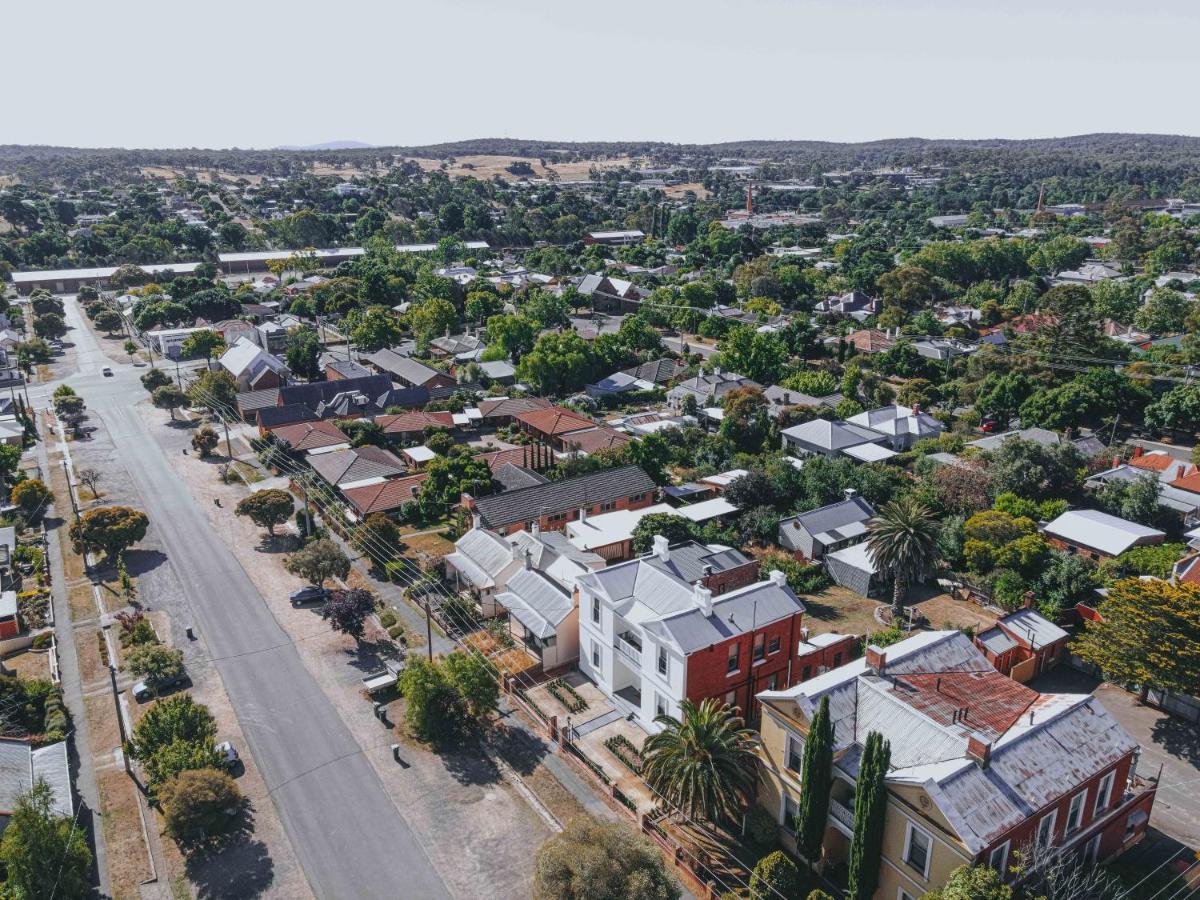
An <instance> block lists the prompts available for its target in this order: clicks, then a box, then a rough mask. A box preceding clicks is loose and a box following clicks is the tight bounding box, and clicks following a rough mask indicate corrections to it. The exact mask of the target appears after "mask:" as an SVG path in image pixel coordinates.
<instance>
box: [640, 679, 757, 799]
mask: <svg viewBox="0 0 1200 900" xmlns="http://www.w3.org/2000/svg"><path fill="white" fill-rule="evenodd" d="M680 712H681V713H682V718H681V719H675V718H673V717H671V716H666V715H663V716H658V717H657V718H655V720H654V721H655V724H656V725H659V726H660V727H661V728H662V730H661V731H659V732H658V733H657V734H652V735H651V736H650V737H648V738H647V739H646V742H645V743H644V744H643V746H642V760H643V763H642V777H643V778H644V779H646V783H647V784H649V785H650V787H651V788H652V789H653V790H654V791H656V792H657V793H658V794H659V795H661V796H662V797H664V798H665V799H666V801H667V802H668V803H670V804H671V805H673V806H675V807H677V808H679V809H681V810H683V812H684V813H685V814H686V815H688V816H690V817H692V818H697V819H705V820H707V821H710V822H721V821H728V820H731V819H733V818H734V817H735V816H736V814H737V812H738V810H739V809H740V808H741V805H742V803H743V802H744V801H745V800H746V799H747V798H749V797H750V796H751V795H752V794H753V791H754V783H755V775H754V771H755V759H756V756H755V752H754V732H753V731H752V730H751V729H749V728H746V727H744V723H743V720H742V717H741V716H739V715H738V714H737V711H736V709H735V708H734V707H732V706H727V705H724V704H721V703H718V702H717V701H716V700H713V699H711V698H710V699H707V700H704V701H702V702H701V703H700V704H699V705H698V706H697V705H696V704H695V703H693V702H692V701H690V700H684V701H683V705H682V707H681V709H680Z"/></svg>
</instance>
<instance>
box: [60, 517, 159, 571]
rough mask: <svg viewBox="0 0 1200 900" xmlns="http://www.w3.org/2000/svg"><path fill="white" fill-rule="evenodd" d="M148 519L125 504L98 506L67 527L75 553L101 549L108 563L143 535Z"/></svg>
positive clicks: (113, 560) (148, 522)
mask: <svg viewBox="0 0 1200 900" xmlns="http://www.w3.org/2000/svg"><path fill="white" fill-rule="evenodd" d="M149 525H150V519H149V518H148V517H147V516H146V514H145V513H144V512H142V511H141V510H139V509H133V508H132V507H129V506H98V507H96V508H94V509H89V510H88V511H87V512H85V513H83V515H81V516H80V517H79V521H78V522H74V523H72V525H71V528H70V532H69V534H70V538H71V542H72V544H73V545H74V547H75V552H76V553H80V552H83V551H87V552H90V553H99V552H101V551H103V553H104V554H105V556H107V557H108V560H109V562H113V563H115V561H116V559H117V557H118V556H120V555H121V553H122V552H124V551H125V550H127V549H128V548H130V547H132V546H133V545H134V544H136V543H137V542H138V541H140V540H141V539H142V538H144V537H145V536H146V529H147V528H148V527H149Z"/></svg>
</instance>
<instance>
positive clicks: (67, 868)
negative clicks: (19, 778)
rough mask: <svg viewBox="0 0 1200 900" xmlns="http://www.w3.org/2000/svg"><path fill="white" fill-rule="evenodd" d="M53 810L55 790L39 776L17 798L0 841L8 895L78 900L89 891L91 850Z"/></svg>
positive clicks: (81, 833)
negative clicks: (28, 788) (25, 791)
mask: <svg viewBox="0 0 1200 900" xmlns="http://www.w3.org/2000/svg"><path fill="white" fill-rule="evenodd" d="M54 806H55V797H54V791H53V790H52V789H51V787H50V785H48V784H47V783H46V782H45V781H44V780H42V779H40V778H39V779H38V780H37V781H35V782H34V783H33V787H32V788H30V790H29V791H28V792H27V793H24V794H21V795H20V796H18V797H17V802H16V807H15V809H13V811H12V813H11V815H10V816H9V819H8V824H7V825H6V826H5V829H4V837H3V839H0V861H3V863H4V867H5V870H6V873H5V874H6V876H7V877H6V880H5V883H4V887H5V890H6V893H7V894H8V895H9V896H12V897H14V898H19V900H40V898H43V897H62V898H64V900H81V898H83V897H86V896H88V895H89V894H90V893H91V870H92V852H91V850H89V849H88V842H87V835H86V834H85V832H84V830H83V829H82V828H77V827H76V826H75V822H74V820H73V819H72V817H71V816H68V815H62V814H60V813H58V812H56V811H55V808H54Z"/></svg>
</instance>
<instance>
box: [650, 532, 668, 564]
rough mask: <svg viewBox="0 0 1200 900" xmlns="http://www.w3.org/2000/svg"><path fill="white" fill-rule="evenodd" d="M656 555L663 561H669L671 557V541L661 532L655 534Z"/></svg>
mask: <svg viewBox="0 0 1200 900" xmlns="http://www.w3.org/2000/svg"><path fill="white" fill-rule="evenodd" d="M654 555H655V556H657V557H658V558H659V559H661V560H662V561H663V562H667V561H668V560H670V559H671V542H670V541H668V540H667V539H666V538H665V537H663V536H662V535H661V534H656V535H655V536H654Z"/></svg>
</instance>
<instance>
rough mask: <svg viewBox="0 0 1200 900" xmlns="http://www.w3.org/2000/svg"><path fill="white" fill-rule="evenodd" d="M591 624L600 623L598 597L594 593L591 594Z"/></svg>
mask: <svg viewBox="0 0 1200 900" xmlns="http://www.w3.org/2000/svg"><path fill="white" fill-rule="evenodd" d="M592 624H593V625H599V624H600V598H599V597H597V596H596V595H595V594H593V595H592Z"/></svg>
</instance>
